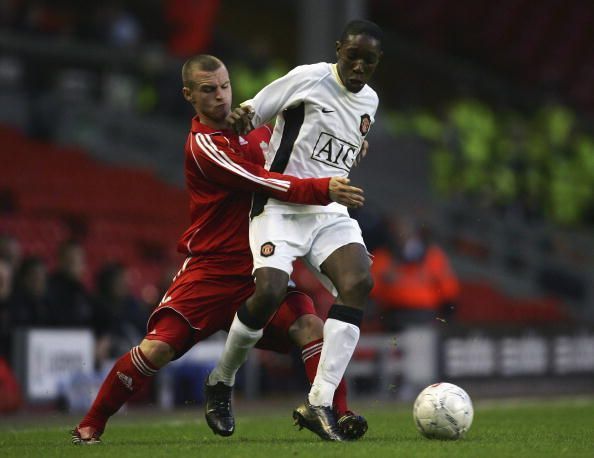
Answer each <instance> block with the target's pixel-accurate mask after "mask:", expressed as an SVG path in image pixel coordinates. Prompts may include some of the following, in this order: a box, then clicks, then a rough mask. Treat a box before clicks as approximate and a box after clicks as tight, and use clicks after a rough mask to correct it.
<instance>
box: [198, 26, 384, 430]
mask: <svg viewBox="0 0 594 458" xmlns="http://www.w3.org/2000/svg"><path fill="white" fill-rule="evenodd" d="M382 38H383V33H382V31H381V29H380V28H379V27H378V26H377V25H376V24H374V23H372V22H370V21H363V20H356V21H351V22H350V23H349V24H347V26H346V27H345V29H344V31H343V34H342V36H341V38H340V40H339V41H337V42H336V56H337V63H336V64H329V63H318V64H313V65H303V66H299V67H296V68H295V69H293V70H292V71H290V72H289V73H288V74H287V75H285V76H283V77H282V78H279V79H277V80H276V81H273V82H272V83H270V84H269V85H268V86H266V87H265V88H264V89H262V90H261V91H260V92H259V93H258V94H257V95H256V96H255V97H254V98H253V99H251V100H248V101H246V102H244V103H243V104H242V107H241V108H238V109H236V110H235V111H234V113H232V114H231V115H230V116H229V117H228V121H229V122H230V123H231V124H233V125H234V126H235V128H236V129H237V130H238V131H243V132H245V131H246V130H247V127H246V124H248V123H249V121H248V120H251V125H250V128H253V127H257V126H260V125H262V124H264V123H266V122H267V121H269V120H271V119H273V118H274V117H275V116H276V124H275V128H274V133H273V135H272V139H271V142H270V149H269V152H268V154H267V157H266V168H267V169H269V170H270V171H275V172H281V173H286V174H291V175H295V176H298V177H302V178H306V177H324V176H334V175H337V174H338V175H340V174H342V175H343V176H345V177H347V176H348V174H349V172H350V170H351V167H352V166H353V164H354V163H356V161H357V156H358V154H359V152H360V150H361V148H362V146H363V141H364V140H365V138H366V136H367V134H368V132H369V130H370V127H371V125H372V124H373V122H374V119H375V118H374V117H375V113H376V110H377V106H378V96H377V94H376V93H375V91H374V90H373V89H371V88H370V87H369V86H368V85H367V82H368V81H369V79H370V78H371V76H372V75H373V73H374V71H375V69H376V67H377V65H378V63H379V61H380V58H381V56H382ZM251 218H252V220H251V224H250V247H251V250H252V255H253V258H254V275H255V278H256V291H255V293H254V294H253V295H252V296H251V297H250V298H249V299H248V300H247V301H246V302H245V303H244V304H243V305H242V306H241V307H240V308H239V309H238V311H237V314H236V316H235V319H234V321H233V324H232V325H231V329H230V331H229V336H228V338H227V342H226V344H225V350H224V352H223V355H222V356H221V359H220V360H219V362H218V364H217V367H216V368H215V369H214V370H213V371H212V372H211V374H210V376H209V378H208V380H207V384H208V385H215V384H217V383H218V382H223V383H224V384H225V385H228V386H233V384H234V382H235V374H236V372H237V370H238V369H239V367H240V366H241V365H242V364H243V362H244V361H245V360H246V358H247V352H248V351H249V349H250V348H252V347H253V346H254V345H255V344H256V342H257V341H258V340H259V339H260V337H261V336H262V329H263V328H264V326H265V325H266V323H267V322H268V321H269V320H270V319H271V317H272V316H273V315H274V313H275V312H276V310H277V309H278V307H279V305H280V304H281V301H282V299H283V297H284V296H285V293H286V288H287V284H288V282H289V278H290V275H291V273H292V270H293V261H295V259H297V258H302V259H304V260H305V261H306V262H307V263H308V264H309V265H310V266H312V267H313V269H314V271H315V272H316V273H317V274H318V277H319V278H320V280H321V281H322V283H323V284H324V285H325V286H326V287H327V288H328V289H329V290H330V291H331V292H333V293H334V295H335V296H336V300H335V303H334V304H333V305H332V307H331V309H330V311H329V313H328V319H327V320H326V322H325V325H324V344H323V347H322V354H321V358H320V362H319V365H318V372H317V375H316V378H315V380H314V383H313V384H312V387H311V390H310V392H309V395H308V397H307V399H306V402H305V404H303V405H302V406H299V407H298V408H297V409H295V411H294V412H293V417H294V419H295V421H296V424H299V425H300V426H301V427H306V428H308V429H310V430H311V431H313V432H314V433H316V434H318V435H319V436H320V437H321V438H323V439H326V440H334V441H340V440H345V439H354V438H358V437H360V436H361V435H363V434H364V433H365V430H366V429H367V423H366V422H364V423H365V424H364V430H363V431H358V432H355V434H354V435H353V434H351V435H349V434H348V429H349V428H348V427H347V428H346V430H345V428H340V427H339V425H338V420H339V419H336V417H335V414H334V412H333V410H332V399H333V396H334V391H335V389H336V386H337V385H338V383H339V381H340V379H341V378H342V376H343V374H344V372H345V370H346V367H347V365H348V363H349V361H350V359H351V357H352V355H353V352H354V350H355V347H356V345H357V342H358V340H359V326H360V323H361V320H362V316H363V309H364V307H365V304H366V301H367V297H368V295H369V292H370V291H371V288H372V287H373V281H372V279H371V274H370V269H369V267H370V260H369V257H368V253H367V250H366V248H365V243H364V242H363V238H362V236H361V229H360V228H359V225H358V223H357V221H356V220H354V219H352V218H350V217H349V214H348V212H347V209H346V207H345V206H343V205H340V204H336V203H333V204H330V205H328V206H326V207H323V206H316V205H295V204H287V203H285V202H280V201H278V200H275V199H272V198H268V197H266V196H263V195H256V196H255V197H254V200H253V205H252V212H251ZM206 415H207V416H208V415H219V416H220V415H221V409H218V410H217V411H216V412H209V411H208V410H207V412H206ZM223 415H224V414H223ZM223 420H225V418H223ZM229 420H232V414H231V412H229ZM363 421H364V420H363ZM355 426H357V425H355Z"/></svg>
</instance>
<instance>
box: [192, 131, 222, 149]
mask: <svg viewBox="0 0 594 458" xmlns="http://www.w3.org/2000/svg"><path fill="white" fill-rule="evenodd" d="M194 140H195V141H196V145H198V147H199V148H200V149H201V150H202V151H206V152H208V151H212V150H213V149H220V148H229V147H231V142H230V141H229V138H227V136H226V135H224V134H222V133H220V132H215V133H201V132H197V133H195V134H194Z"/></svg>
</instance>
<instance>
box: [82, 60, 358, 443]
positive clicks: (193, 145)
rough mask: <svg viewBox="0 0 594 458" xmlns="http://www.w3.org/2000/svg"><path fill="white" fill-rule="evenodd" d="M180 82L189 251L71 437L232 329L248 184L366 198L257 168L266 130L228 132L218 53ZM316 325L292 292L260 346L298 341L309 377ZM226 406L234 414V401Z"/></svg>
mask: <svg viewBox="0 0 594 458" xmlns="http://www.w3.org/2000/svg"><path fill="white" fill-rule="evenodd" d="M182 79H183V84H184V87H183V96H184V98H185V99H186V100H187V101H188V102H190V103H191V104H192V105H193V106H194V108H195V110H196V113H197V115H196V116H195V117H194V119H193V120H192V126H191V131H190V134H189V135H188V138H187V141H186V145H185V176H186V185H187V188H188V191H189V195H190V213H191V224H190V227H189V228H188V229H187V230H186V231H185V232H184V234H183V235H182V237H181V239H180V241H179V244H178V251H180V252H181V253H184V254H186V255H187V258H186V260H185V261H184V263H183V265H182V266H181V269H180V270H179V272H178V273H177V275H176V276H175V277H174V279H173V282H172V284H171V286H170V288H169V289H168V291H167V292H166V293H165V295H164V297H163V299H162V300H161V303H160V304H159V305H158V306H157V308H156V309H155V310H154V311H153V313H152V314H151V316H150V318H149V321H148V325H147V334H146V336H145V338H144V339H143V340H142V342H141V343H140V345H138V346H136V347H134V348H132V349H131V350H130V352H128V353H126V354H125V355H123V356H122V357H121V358H120V359H119V360H118V361H117V362H116V363H115V365H114V367H113V368H112V370H111V371H110V373H109V374H108V375H107V377H106V379H105V380H104V382H103V384H102V386H101V388H100V390H99V393H98V394H97V397H96V399H95V401H94V403H93V405H92V406H91V408H90V410H89V411H88V412H87V414H86V415H85V417H84V418H83V419H82V421H81V422H80V423H79V425H78V426H77V427H76V428H75V429H74V430H73V432H72V441H73V443H74V444H97V443H100V442H101V440H100V437H101V434H102V433H103V431H104V429H105V425H106V423H107V421H108V419H109V418H110V417H111V416H112V415H113V414H114V413H116V412H117V411H118V410H119V409H120V407H121V406H122V405H123V404H124V403H125V402H126V401H127V400H128V399H130V398H131V397H132V395H134V393H136V392H138V391H139V390H140V389H141V388H142V387H143V385H144V384H145V383H146V382H147V381H148V380H149V379H150V378H151V377H152V376H154V375H155V374H156V373H157V372H158V370H159V369H160V368H161V367H163V366H165V365H166V364H167V363H168V362H170V361H171V360H173V359H176V358H179V357H180V356H182V355H183V354H184V353H185V352H186V351H187V350H189V349H190V348H191V347H192V346H193V345H194V344H196V343H197V342H199V341H201V340H204V339H206V338H207V337H208V336H210V335H212V334H214V333H215V332H217V331H219V330H222V329H224V330H228V329H229V326H230V325H231V322H232V321H233V317H234V315H235V312H236V310H237V309H238V308H239V306H240V305H241V304H242V303H243V302H244V301H245V300H246V299H247V298H248V297H249V296H250V295H251V294H252V293H253V291H254V283H253V278H252V267H253V265H252V257H251V252H250V248H249V241H248V223H249V211H250V207H251V199H252V192H253V191H258V192H262V193H266V194H267V195H270V196H272V197H274V198H276V199H281V200H285V201H288V202H295V203H303V204H316V205H326V204H328V203H330V202H331V201H335V202H340V203H342V204H343V205H347V206H349V207H359V206H361V205H362V204H363V200H364V199H363V196H362V191H361V190H360V189H358V188H355V187H352V186H349V185H348V179H345V178H335V177H333V178H328V177H327V178H308V179H298V178H295V177H292V176H288V175H281V174H278V173H274V172H269V171H267V170H265V169H264V168H263V164H264V157H263V154H262V150H261V145H265V144H267V143H268V141H269V139H270V131H269V129H268V128H267V127H262V128H260V129H256V130H254V131H253V132H251V133H250V134H249V135H248V136H246V137H245V138H244V137H241V136H238V135H236V134H234V133H233V132H232V131H231V130H227V129H226V128H227V124H226V121H225V118H226V117H227V115H228V114H229V112H230V109H231V85H230V82H229V75H228V72H227V69H226V68H225V66H224V64H223V63H222V62H221V61H220V60H219V59H217V58H215V57H213V56H208V55H199V56H195V57H193V58H191V59H189V60H188V61H187V62H186V63H185V64H184V66H183V68H182ZM271 249H274V248H273V247H271ZM322 329H323V323H322V321H321V319H320V318H318V317H317V316H316V315H315V309H314V307H313V303H312V302H311V299H309V297H307V296H306V295H305V294H303V293H299V292H290V293H288V295H287V297H286V299H285V301H284V303H283V305H282V306H281V307H280V309H279V311H278V313H277V314H276V315H275V316H274V317H273V318H272V319H271V320H270V322H269V323H268V325H267V326H266V331H265V332H264V336H263V338H262V339H261V340H260V342H259V343H258V345H257V346H258V347H260V348H265V349H270V350H274V351H279V352H286V351H287V350H288V349H289V347H290V346H291V345H298V346H299V347H301V349H302V355H303V361H304V364H305V369H306V373H307V376H308V379H309V380H310V382H311V381H312V380H313V379H314V377H315V373H316V370H317V365H318V361H319V357H320V351H321V347H322ZM209 389H210V390H212V392H211V398H212V399H213V400H214V401H213V402H212V405H207V406H206V409H207V421H208V420H209V416H208V411H209V409H211V410H214V411H216V410H217V409H219V408H220V407H221V406H220V405H219V404H220V403H230V397H229V396H228V390H229V389H230V388H229V387H226V386H225V385H224V384H222V383H221V384H217V385H215V386H213V387H210V388H209ZM338 391H339V392H338V394H337V397H336V403H335V407H336V410H337V412H339V415H342V416H343V417H344V418H345V419H346V420H345V422H344V424H345V429H346V430H353V428H355V429H357V431H358V432H357V433H356V434H355V435H354V436H353V438H358V437H360V436H361V435H362V434H364V433H365V431H366V429H367V423H366V422H365V420H364V419H363V418H362V417H359V416H356V415H354V414H352V413H351V412H349V411H348V409H347V405H346V389H345V387H344V382H343V383H342V390H338ZM222 407H223V408H224V410H225V411H230V404H228V405H225V406H222ZM219 417H220V416H217V418H219ZM209 426H210V427H211V429H213V431H214V432H215V433H217V434H220V435H224V436H228V435H231V434H232V433H233V432H234V429H235V424H234V420H233V417H232V416H231V417H230V418H229V419H223V421H222V423H220V422H219V423H214V424H213V423H212V422H210V421H209Z"/></svg>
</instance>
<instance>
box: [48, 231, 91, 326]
mask: <svg viewBox="0 0 594 458" xmlns="http://www.w3.org/2000/svg"><path fill="white" fill-rule="evenodd" d="M85 268H86V266H85V252H84V250H83V247H82V246H81V245H80V244H79V243H78V242H76V241H72V240H70V241H66V242H64V243H63V244H62V245H61V246H60V249H59V252H58V267H57V269H56V271H55V272H54V273H53V274H52V275H51V276H50V278H49V282H48V298H49V304H50V307H51V309H52V314H53V316H54V324H55V325H56V326H83V327H84V326H90V325H91V319H92V315H93V309H92V305H91V301H90V298H89V294H88V292H87V289H86V288H85V285H84V284H83V276H84V274H85Z"/></svg>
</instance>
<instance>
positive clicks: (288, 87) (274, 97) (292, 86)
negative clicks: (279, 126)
mask: <svg viewBox="0 0 594 458" xmlns="http://www.w3.org/2000/svg"><path fill="white" fill-rule="evenodd" d="M314 67H317V66H316V65H301V66H299V67H295V68H294V69H293V70H291V71H290V72H289V73H287V74H286V75H285V76H283V77H281V78H278V79H276V80H274V81H273V82H272V83H270V84H268V85H267V86H265V87H264V88H263V89H262V90H261V91H260V92H258V93H257V94H256V95H255V97H254V98H253V99H250V100H246V101H245V102H243V103H242V104H241V106H245V105H250V106H251V107H252V108H253V109H254V117H253V118H252V124H253V126H254V128H256V127H259V126H261V125H262V124H265V123H267V122H268V121H270V120H271V119H272V118H274V117H276V115H277V114H279V113H281V112H282V111H284V110H286V109H287V108H289V107H291V106H294V105H297V104H299V103H301V102H302V101H303V99H304V98H305V96H306V95H307V94H308V93H309V91H310V90H311V89H312V88H313V87H314V86H315V85H316V84H317V83H318V82H319V81H320V79H321V77H322V75H319V74H318V72H316V71H312V70H315V68H314Z"/></svg>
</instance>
